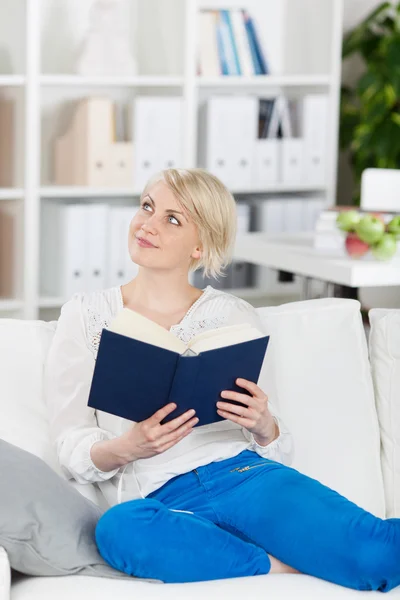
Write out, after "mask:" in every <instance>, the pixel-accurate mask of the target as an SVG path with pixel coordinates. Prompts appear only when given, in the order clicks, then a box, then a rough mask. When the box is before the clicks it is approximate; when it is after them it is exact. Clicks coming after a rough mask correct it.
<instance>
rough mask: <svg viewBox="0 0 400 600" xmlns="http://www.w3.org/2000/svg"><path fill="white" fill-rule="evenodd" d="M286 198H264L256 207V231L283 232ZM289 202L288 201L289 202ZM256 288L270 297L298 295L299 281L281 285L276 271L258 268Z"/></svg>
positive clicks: (267, 232)
mask: <svg viewBox="0 0 400 600" xmlns="http://www.w3.org/2000/svg"><path fill="white" fill-rule="evenodd" d="M287 201H288V199H287V198H279V197H278V198H266V199H263V200H261V201H260V204H259V205H258V207H257V208H258V211H257V212H258V218H257V229H258V230H259V231H263V232H265V233H266V234H271V235H273V234H277V233H283V232H284V231H285V227H286V225H285V214H286V211H287V209H286V202H287ZM289 201H290V200H289ZM256 283H257V287H259V288H261V289H262V290H265V292H266V294H268V295H271V296H285V295H293V294H298V293H299V291H300V281H299V279H298V278H294V281H293V282H288V283H282V282H280V281H279V279H278V271H276V270H275V269H271V268H269V267H262V266H258V267H257V269H256Z"/></svg>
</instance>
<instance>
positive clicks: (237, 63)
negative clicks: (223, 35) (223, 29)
mask: <svg viewBox="0 0 400 600" xmlns="http://www.w3.org/2000/svg"><path fill="white" fill-rule="evenodd" d="M221 15H222V18H223V20H224V22H225V23H226V25H227V29H228V32H229V39H230V45H231V48H232V52H233V58H234V61H235V75H242V70H241V68H240V61H239V54H238V50H237V46H236V41H235V36H234V33H233V27H232V20H231V15H230V12H229V10H221Z"/></svg>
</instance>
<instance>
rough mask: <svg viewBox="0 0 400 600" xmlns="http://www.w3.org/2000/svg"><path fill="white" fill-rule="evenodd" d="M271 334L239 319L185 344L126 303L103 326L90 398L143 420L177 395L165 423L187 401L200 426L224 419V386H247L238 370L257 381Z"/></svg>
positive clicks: (105, 409)
mask: <svg viewBox="0 0 400 600" xmlns="http://www.w3.org/2000/svg"><path fill="white" fill-rule="evenodd" d="M268 342H269V336H266V335H264V334H263V333H262V332H261V331H259V330H258V329H256V328H255V327H253V326H252V325H250V324H248V323H242V324H238V325H231V326H225V327H220V328H217V329H212V330H209V331H206V332H203V333H200V334H198V335H196V336H194V337H193V338H192V339H191V340H190V342H189V343H188V344H185V343H184V342H182V341H181V340H180V339H179V338H177V337H176V336H175V335H174V334H173V333H171V332H170V331H168V330H167V329H165V328H164V327H161V326H160V325H158V324H157V323H154V322H153V321H151V320H150V319H147V318H146V317H144V316H142V315H140V314H138V313H136V312H134V311H132V310H130V309H128V308H124V309H122V310H121V311H120V312H119V313H118V315H117V316H116V318H115V319H114V320H113V322H112V323H111V325H110V327H109V329H103V331H102V334H101V338H100V344H99V350H98V355H97V360H96V366H95V369H94V373H93V379H92V383H91V388H90V393H89V400H88V406H90V407H91V408H95V409H96V410H101V411H103V412H107V413H110V414H113V415H117V416H119V417H123V418H125V419H128V420H131V421H135V422H140V421H143V420H146V419H148V418H149V417H151V416H152V415H153V414H154V413H155V412H156V411H158V410H159V409H160V408H162V407H163V406H165V405H166V404H169V403H170V402H174V403H175V404H176V405H177V406H176V409H175V410H174V411H173V412H172V413H170V414H169V415H168V416H167V417H166V418H165V419H164V421H163V423H166V422H168V421H170V420H172V419H174V418H175V417H177V416H179V415H181V414H183V413H184V412H186V411H187V410H189V409H195V411H196V415H197V417H198V418H199V422H198V425H199V426H201V425H207V424H209V423H214V422H217V421H222V420H224V419H223V417H221V416H220V415H219V414H218V413H217V406H216V403H217V402H218V401H219V400H221V396H220V394H221V392H222V391H223V390H234V391H237V392H241V393H246V392H245V390H244V388H240V387H239V386H238V385H237V384H236V380H237V378H244V379H247V380H249V381H254V382H257V381H258V378H259V375H260V372H261V367H262V364H263V361H264V357H265V353H266V350H267V346H268ZM233 403H234V404H238V405H243V404H241V403H240V402H233Z"/></svg>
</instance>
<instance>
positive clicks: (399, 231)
mask: <svg viewBox="0 0 400 600" xmlns="http://www.w3.org/2000/svg"><path fill="white" fill-rule="evenodd" d="M387 229H388V232H389V233H392V234H394V235H395V236H396V238H397V239H398V240H400V215H397V216H396V217H393V219H392V220H391V221H389V223H388V226H387Z"/></svg>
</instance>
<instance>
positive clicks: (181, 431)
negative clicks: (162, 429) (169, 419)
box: [159, 417, 199, 445]
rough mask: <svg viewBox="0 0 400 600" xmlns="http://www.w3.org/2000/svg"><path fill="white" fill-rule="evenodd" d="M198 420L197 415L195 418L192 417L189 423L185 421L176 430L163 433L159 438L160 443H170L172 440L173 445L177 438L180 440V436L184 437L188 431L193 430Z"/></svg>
mask: <svg viewBox="0 0 400 600" xmlns="http://www.w3.org/2000/svg"><path fill="white" fill-rule="evenodd" d="M198 422H199V419H198V418H197V417H193V419H190V421H188V422H187V423H184V424H183V425H181V426H180V427H178V428H177V429H175V431H173V432H171V433H166V434H164V435H162V436H161V437H160V438H159V443H160V445H164V444H169V443H170V442H171V445H173V444H174V443H176V442H177V440H179V438H183V437H185V435H186V434H187V433H190V431H192V429H193V427H194V426H195V425H196V424H197V423H198Z"/></svg>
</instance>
